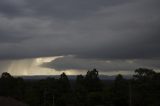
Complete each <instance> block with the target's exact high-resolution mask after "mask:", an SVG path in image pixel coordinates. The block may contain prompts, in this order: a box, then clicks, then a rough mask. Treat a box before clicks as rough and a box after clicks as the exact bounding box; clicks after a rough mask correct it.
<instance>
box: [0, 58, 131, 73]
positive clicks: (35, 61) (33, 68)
mask: <svg viewBox="0 0 160 106" xmlns="http://www.w3.org/2000/svg"><path fill="white" fill-rule="evenodd" d="M58 58H59V59H60V58H64V56H55V57H39V58H32V59H19V60H6V63H4V62H0V65H1V66H4V67H5V68H1V69H0V71H1V73H2V72H9V73H10V74H11V75H13V76H21V75H22V76H32V75H60V74H61V73H62V72H65V73H66V74H67V75H79V74H82V75H85V74H86V72H87V71H88V70H91V67H90V68H89V67H88V69H86V70H84V69H83V70H76V69H68V70H55V69H54V68H47V67H43V66H41V65H42V64H44V63H48V62H53V61H54V60H56V59H58ZM3 64H4V65H3ZM62 64H63V63H62ZM75 64H76V63H75ZM119 73H121V74H123V75H129V74H133V73H131V72H130V71H121V70H120V71H99V74H102V75H109V76H111V75H117V74H119Z"/></svg>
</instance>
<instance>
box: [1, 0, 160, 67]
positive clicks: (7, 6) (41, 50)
mask: <svg viewBox="0 0 160 106" xmlns="http://www.w3.org/2000/svg"><path fill="white" fill-rule="evenodd" d="M159 5H160V1H159V0H1V1H0V59H1V60H8V59H22V58H36V57H47V56H64V60H65V58H66V57H67V58H68V55H74V60H73V58H72V59H71V60H73V61H79V64H80V62H82V61H81V59H85V61H88V62H90V61H92V59H94V60H96V61H106V60H110V61H111V60H113V61H117V60H121V61H126V60H135V59H136V60H140V61H141V62H142V61H143V62H145V60H146V59H147V61H150V63H151V64H154V63H156V64H157V62H158V61H159V59H160V42H159V39H160V30H159V28H160V14H159V13H160V6H159ZM61 59H62V58H61ZM153 60H154V61H153ZM59 61H60V60H59ZM61 62H64V61H63V59H62V61H60V63H61ZM83 62H84V61H83ZM93 62H94V61H93ZM52 63H53V62H51V63H48V65H46V64H45V65H46V66H48V67H49V68H51V67H52V68H57V69H59V70H61V69H64V68H63V67H59V66H58V67H57V66H55V64H52ZM73 63H74V62H73ZM89 64H92V62H91V63H89ZM97 64H101V65H99V66H98V67H101V69H103V70H111V69H112V65H111V66H110V65H109V66H107V65H103V64H104V63H97ZM56 65H57V64H56ZM58 65H59V64H58ZM66 65H67V64H66ZM82 65H83V66H80V67H79V66H78V67H74V66H72V65H69V66H67V67H69V69H70V67H71V68H72V69H73V68H74V69H83V67H85V68H87V67H89V66H88V65H87V66H84V64H83V63H82ZM126 65H127V64H126ZM126 65H125V66H123V65H122V66H121V67H123V68H120V69H132V67H131V68H129V65H127V66H126ZM138 66H139V65H137V67H138ZM144 66H145V65H144ZM147 66H148V65H147ZM108 67H109V68H108ZM135 67H136V66H135ZM117 68H118V67H116V68H115V69H117ZM153 68H154V67H153ZM156 68H157V66H156ZM158 68H160V67H159V66H158ZM65 69H67V68H65Z"/></svg>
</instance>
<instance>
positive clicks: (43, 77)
mask: <svg viewBox="0 0 160 106" xmlns="http://www.w3.org/2000/svg"><path fill="white" fill-rule="evenodd" d="M15 77H22V78H23V79H24V80H40V79H46V78H56V79H58V78H59V77H60V76H59V75H33V76H15ZM76 77H77V75H68V78H69V79H70V80H75V79H76ZM115 77H116V75H113V76H108V75H99V78H100V79H101V80H114V79H115ZM124 78H126V79H130V78H132V76H131V75H124Z"/></svg>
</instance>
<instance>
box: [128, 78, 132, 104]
mask: <svg viewBox="0 0 160 106" xmlns="http://www.w3.org/2000/svg"><path fill="white" fill-rule="evenodd" d="M129 106H132V85H131V80H130V81H129Z"/></svg>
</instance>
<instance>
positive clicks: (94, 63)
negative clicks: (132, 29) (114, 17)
mask: <svg viewBox="0 0 160 106" xmlns="http://www.w3.org/2000/svg"><path fill="white" fill-rule="evenodd" d="M159 62H160V60H94V59H81V58H76V57H74V56H65V57H61V58H57V59H56V60H53V61H51V62H48V63H44V64H42V67H47V68H53V69H56V70H57V71H62V70H90V69H93V68H97V69H98V70H100V71H102V72H109V71H134V70H135V69H136V68H138V67H145V68H151V69H153V68H154V69H159V68H160V65H159Z"/></svg>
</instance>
